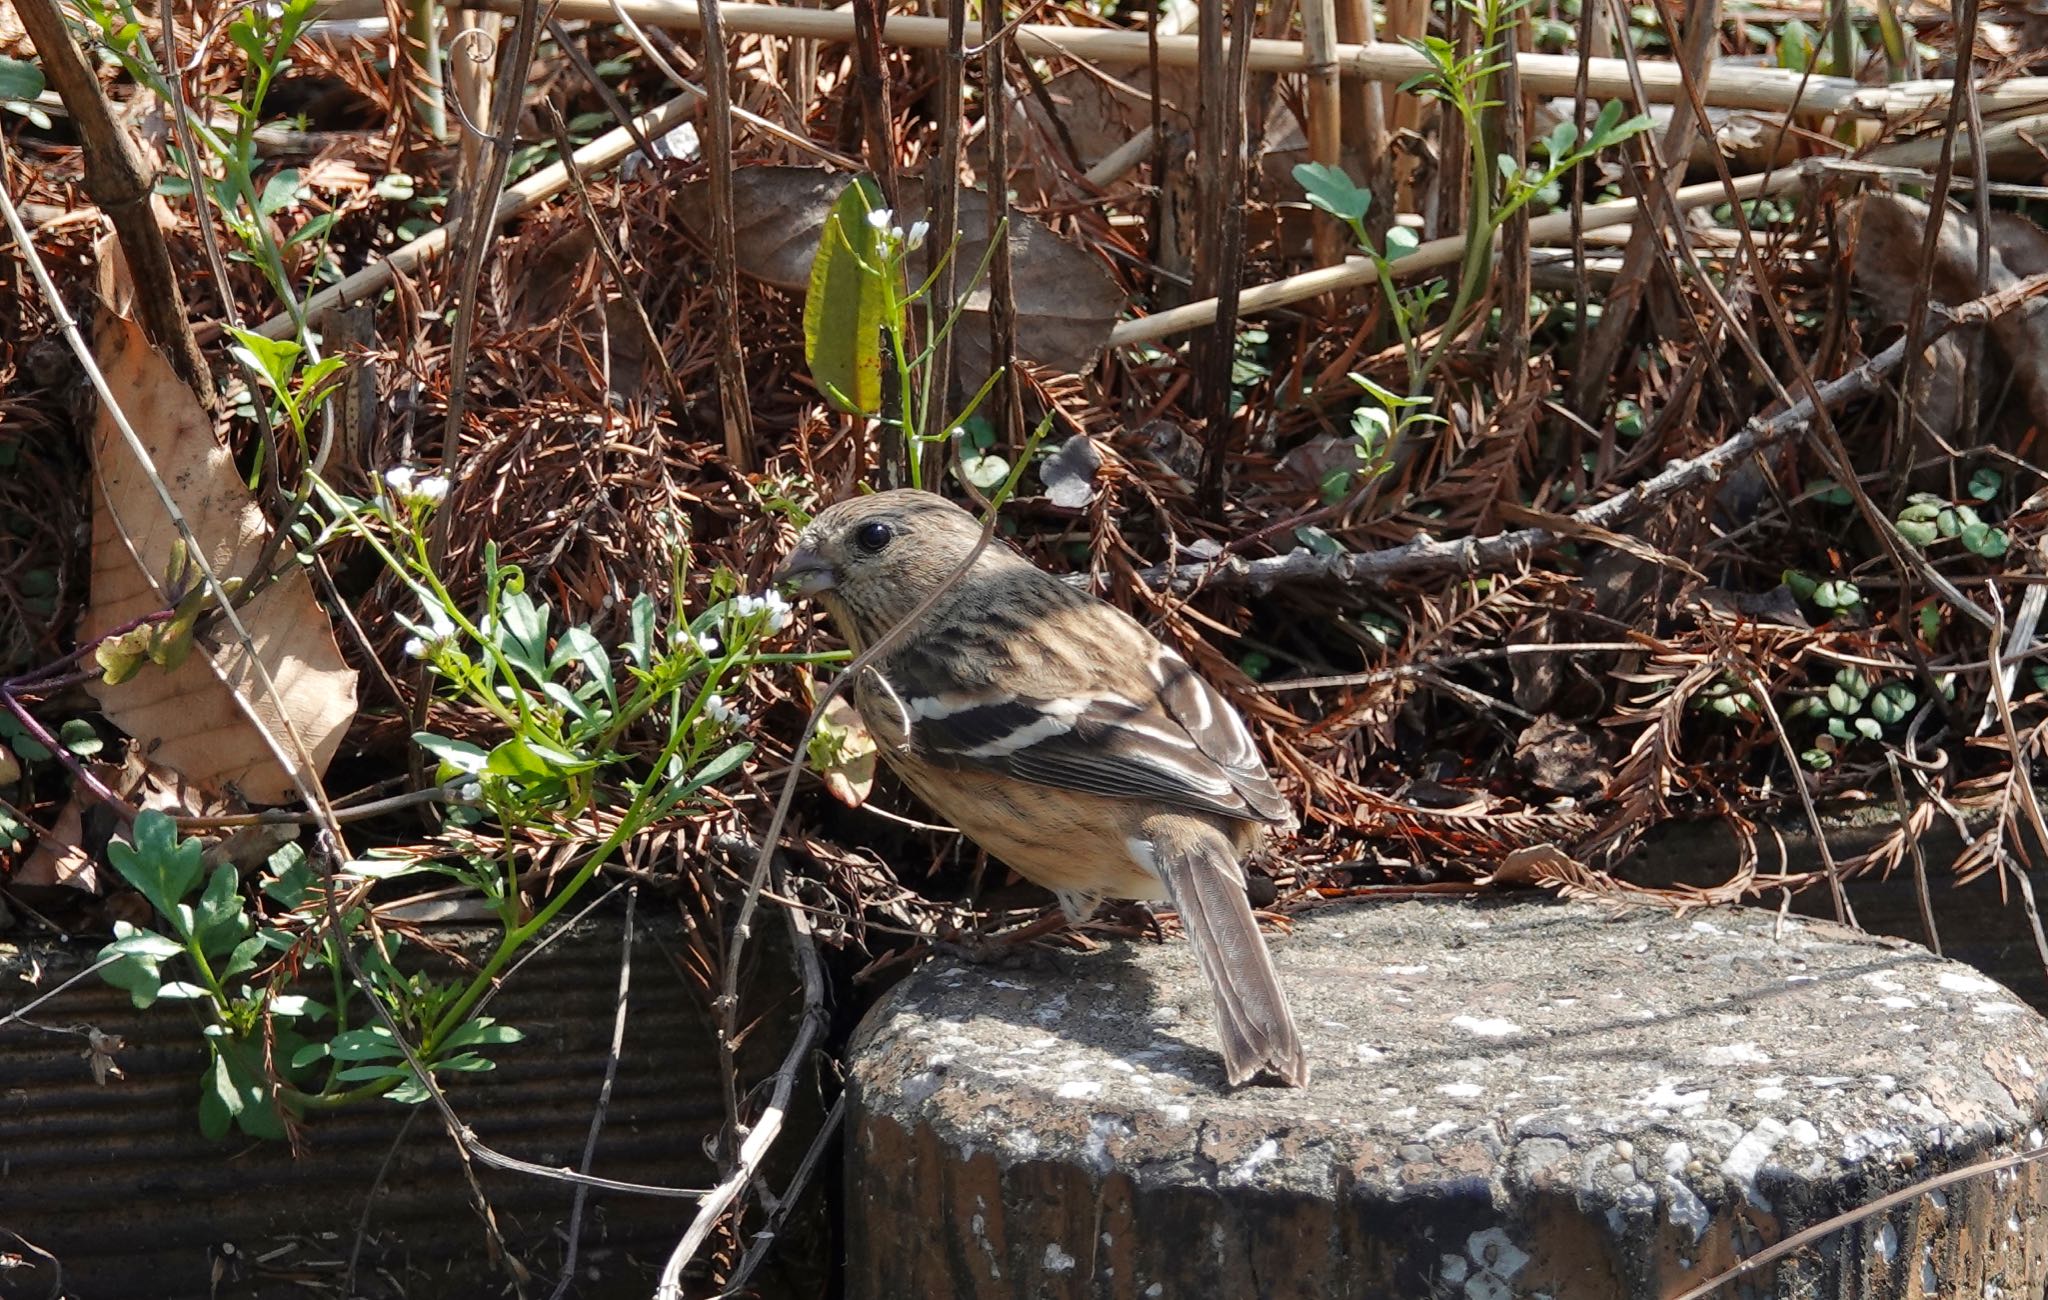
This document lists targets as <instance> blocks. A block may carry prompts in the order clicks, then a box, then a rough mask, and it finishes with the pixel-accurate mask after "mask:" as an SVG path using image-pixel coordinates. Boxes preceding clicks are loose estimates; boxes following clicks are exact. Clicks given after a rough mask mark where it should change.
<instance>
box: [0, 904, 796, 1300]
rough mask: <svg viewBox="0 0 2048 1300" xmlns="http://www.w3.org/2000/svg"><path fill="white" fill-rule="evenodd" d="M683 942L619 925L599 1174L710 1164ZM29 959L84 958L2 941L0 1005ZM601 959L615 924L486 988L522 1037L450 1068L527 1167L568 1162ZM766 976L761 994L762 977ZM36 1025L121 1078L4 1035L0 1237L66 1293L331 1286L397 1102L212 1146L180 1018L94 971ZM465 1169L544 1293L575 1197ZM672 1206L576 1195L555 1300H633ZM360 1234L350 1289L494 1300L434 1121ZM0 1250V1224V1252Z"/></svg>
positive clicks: (681, 1219)
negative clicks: (620, 1030)
mask: <svg viewBox="0 0 2048 1300" xmlns="http://www.w3.org/2000/svg"><path fill="white" fill-rule="evenodd" d="M645 911H646V909H643V912H642V915H643V917H644V916H645ZM682 942H683V940H682V937H681V933H680V930H679V928H678V927H676V926H673V925H666V926H664V925H655V926H648V925H646V924H644V922H643V924H642V925H641V926H640V927H639V929H638V936H637V938H636V942H635V945H634V946H635V954H634V972H633V973H634V979H633V1001H632V1010H631V1013H630V1018H629V1021H628V1029H627V1038H626V1047H625V1052H624V1054H623V1056H622V1059H621V1062H620V1067H619V1072H618V1078H617V1081H616V1083H615V1085H614V1088H613V1094H612V1101H611V1107H610V1110H609V1118H608V1121H607V1124H606V1127H605V1130H604V1135H603V1137H602V1138H601V1140H600V1142H599V1148H598V1155H597V1159H596V1162H595V1164H594V1166H593V1172H595V1173H597V1174H600V1175H602V1176H605V1177H608V1178H615V1179H621V1180H626V1181H631V1182H639V1183H651V1184H661V1185H670V1186H673V1185H683V1186H701V1185H703V1184H704V1183H705V1182H706V1181H708V1180H709V1179H711V1178H712V1177H713V1176H714V1175H713V1171H712V1167H711V1162H710V1160H709V1159H708V1157H707V1156H706V1154H705V1148H706V1143H707V1140H708V1139H709V1138H710V1137H711V1136H712V1135H713V1134H714V1133H715V1132H716V1130H717V1127H718V1124H719V1121H720V1117H721V1114H722V1102H721V1099H720V1098H721V1093H720V1087H719V1083H718V1076H717V1072H716V1071H717V1057H716V1052H715V1048H714V1040H713V1038H712V1036H711V1032H710V1027H709V1025H708V1023H707V1022H706V1020H705V1019H704V1015H703V1012H702V1010H701V1009H700V1007H699V1005H698V1003H697V1000H696V997H695V995H694V994H693V992H692V991H691V990H690V989H688V988H687V987H685V986H684V984H683V982H682V980H681V979H680V977H679V976H678V975H677V973H676V971H675V967H674V966H673V964H672V962H671V960H670V959H669V958H668V957H667V956H665V955H664V951H663V950H664V949H667V951H669V952H674V951H676V950H677V949H678V948H679V946H680V945H681V943H682ZM466 943H467V946H469V947H470V948H471V949H472V951H474V952H476V953H478V954H481V953H482V952H484V951H485V950H486V949H487V942H486V941H485V940H484V939H482V938H481V937H471V938H470V939H469V940H467V941H466ZM30 956H33V957H34V958H35V959H37V960H39V961H40V963H41V965H42V967H43V969H44V972H45V974H44V982H43V987H45V988H47V987H49V986H50V984H52V983H54V982H55V981H57V980H61V979H63V978H64V977H65V976H66V975H68V974H70V973H71V972H74V971H76V970H78V969H80V968H81V967H83V966H84V965H87V964H89V962H90V960H91V955H90V953H89V952H87V951H80V950H77V949H71V948H61V947H57V946H55V945H37V946H34V947H31V948H29V949H27V950H26V951H25V952H24V951H23V950H21V949H14V950H12V951H10V949H9V948H8V946H7V945H5V944H0V1011H4V1010H6V1009H7V1008H9V1007H13V1006H19V1005H21V1004H22V1003H24V1002H26V1001H27V1000H28V999H29V998H31V997H34V996H35V992H34V991H33V990H32V989H31V987H30V986H29V985H28V984H26V983H23V982H22V981H21V980H20V979H19V978H18V975H19V973H20V972H21V971H22V970H23V969H25V968H26V965H27V961H28V958H29V957H30ZM618 956H619V929H618V924H617V922H616V920H613V921H610V922H603V921H592V922H586V923H585V924H584V925H582V926H581V927H579V928H578V931H577V932H576V933H575V934H574V935H571V936H568V937H565V938H563V939H562V940H561V941H559V942H558V943H556V944H555V945H554V946H553V947H551V948H550V949H549V950H548V951H547V952H546V953H544V954H542V955H541V956H540V957H538V958H536V959H535V960H534V961H533V962H532V963H530V964H529V965H528V966H527V967H526V968H525V969H523V970H522V971H520V972H519V974H518V976H517V978H516V979H515V980H514V981H513V982H512V983H511V984H510V985H509V986H508V987H507V988H506V989H505V990H504V991H503V992H502V993H500V994H499V996H498V998H497V999H496V1000H495V1001H494V1003H493V1004H492V1007H491V1013H492V1014H494V1015H496V1016H498V1017H499V1018H500V1019H501V1020H503V1021H504V1022H506V1023H508V1024H512V1025H516V1026H518V1027H519V1028H520V1029H521V1030H523V1031H524V1032H525V1033H526V1035H527V1039H526V1041H525V1042H522V1043H519V1044H516V1045H513V1046H509V1047H505V1048H501V1049H498V1050H497V1051H496V1052H495V1053H494V1057H495V1059H496V1060H497V1061H498V1069H497V1070H496V1071H494V1072H491V1073H488V1074H481V1075H465V1076H460V1078H459V1081H456V1082H455V1083H453V1085H452V1086H451V1088H450V1095H451V1098H452V1100H453V1101H454V1104H455V1106H456V1108H457V1110H458V1112H459V1113H460V1114H461V1115H462V1116H463V1118H464V1119H465V1120H466V1121H467V1122H468V1123H469V1124H470V1125H471V1127H472V1128H474V1129H475V1131H476V1133H477V1134H478V1136H479V1137H481V1138H482V1139H483V1140H484V1141H485V1142H487V1143H489V1144H491V1145H492V1146H494V1147H496V1148H497V1149H499V1150H501V1151H504V1152H507V1153H508V1154H511V1155H515V1156H519V1157H521V1158H524V1159H527V1160H532V1161H535V1162H538V1163H542V1164H547V1165H569V1166H573V1165H575V1164H576V1162H577V1161H578V1159H579V1158H580V1156H581V1153H582V1149H583V1143H584V1139H585V1134H586V1131H587V1127H588V1125H589V1122H590V1115H591V1110H592V1107H593V1106H594V1104H595V1101H596V1097H597V1094H598V1089H599V1086H600V1084H601V1082H602V1080H603V1073H604V1065H605V1057H606V1053H607V1050H608V1046H609V1042H610V1036H611V1026H612V1019H613V1008H614V1005H615V997H616V987H617V981H618ZM761 969H762V971H763V972H764V974H763V975H762V976H761V977H760V981H761V982H760V983H756V984H754V985H753V986H752V987H753V988H755V989H756V991H757V994H758V995H761V996H762V1002H761V1004H760V1005H763V1006H765V1005H768V1004H769V1002H770V998H769V996H767V995H769V994H770V993H773V992H779V991H780V987H781V981H783V980H785V979H786V978H787V977H786V976H785V975H783V974H781V973H780V972H781V971H782V970H783V969H785V968H783V967H782V965H781V963H780V962H777V961H768V962H764V963H763V964H762V966H761ZM769 982H773V983H774V985H775V987H774V988H773V989H770V988H763V987H762V984H763V983H769ZM34 1018H35V1019H37V1020H38V1021H40V1022H42V1023H44V1024H65V1025H70V1024H89V1025H92V1026H94V1027H96V1028H98V1029H99V1030H101V1031H102V1032H104V1033H110V1034H118V1035H119V1036H120V1037H121V1038H123V1039H124V1040H126V1046H125V1047H124V1048H123V1049H122V1050H121V1051H120V1052H119V1054H118V1056H117V1058H116V1059H117V1061H118V1064H119V1065H120V1067H121V1069H122V1070H123V1071H125V1073H126V1077H125V1078H121V1079H116V1080H111V1081H110V1082H109V1083H108V1084H107V1085H106V1086H105V1087H101V1086H99V1085H96V1084H95V1083H94V1082H93V1079H92V1075H91V1073H90V1071H89V1070H88V1067H87V1062H86V1060H85V1059H84V1057H83V1055H82V1048H83V1046H84V1044H83V1041H82V1040H80V1039H78V1038H74V1037H69V1036H57V1035H52V1034H48V1033H43V1032H38V1031H35V1030H32V1029H28V1028H25V1027H23V1026H21V1025H12V1026H7V1027H4V1028H0V1226H4V1227H6V1228H9V1229H12V1230H13V1231H15V1232H18V1233H20V1234H21V1235H22V1236H24V1237H26V1238H28V1239H29V1240H30V1241H32V1242H34V1243H35V1244H36V1245H38V1246H40V1247H42V1248H43V1249H45V1250H48V1251H50V1252H52V1253H53V1254H55V1255H56V1256H57V1257H58V1258H59V1260H61V1261H62V1264H63V1267H64V1271H65V1278H66V1283H67V1293H68V1294H71V1295H75V1296H82V1297H87V1298H88V1300H98V1298H100V1297H110V1296H148V1297H165V1298H167V1300H168V1298H170V1297H183V1296H209V1295H219V1296H270V1295H292V1296H301V1297H303V1296H308V1295H323V1294H324V1295H339V1294H341V1291H340V1286H341V1278H342V1273H343V1269H344V1267H345V1265H346V1261H347V1258H348V1255H349V1251H350V1248H351V1246H352V1244H353V1242H354V1240H355V1237H356V1231H357V1227H356V1225H357V1222H358V1220H359V1219H360V1218H361V1216H362V1214H363V1211H364V1207H365V1203H366V1199H367V1198H368V1196H369V1193H370V1191H371V1187H372V1185H373V1183H374V1182H375V1180H376V1177H377V1172H378V1169H379V1168H380V1167H381V1166H382V1165H383V1164H384V1162H385V1160H386V1157H387V1153H390V1152H391V1151H392V1150H393V1143H394V1140H395V1139H396V1138H397V1136H398V1133H399V1130H400V1127H401V1125H402V1123H403V1121H404V1119H405V1116H406V1114H407V1113H408V1111H409V1110H410V1108H408V1107H400V1106H397V1105H393V1104H390V1103H382V1102H379V1103H373V1104H370V1105H368V1106H363V1107H357V1108H354V1109H351V1110H347V1111H344V1112H341V1113H337V1114H332V1115H325V1116H321V1117H319V1118H318V1119H316V1120H315V1121H314V1122H313V1124H312V1125H311V1127H310V1130H309V1136H308V1142H307V1149H306V1153H305V1156H304V1158H302V1159H300V1160H297V1161H294V1160H293V1159H292V1158H291V1155H290V1153H289V1152H288V1151H287V1150H286V1149H285V1148H284V1146H283V1145H282V1144H275V1143H262V1144H254V1143H250V1142H248V1141H246V1140H242V1139H240V1138H230V1139H228V1140H226V1141H222V1142H218V1143H216V1142H209V1141H207V1140H206V1139H205V1138H203V1137H202V1136H201V1135H200V1133H199V1131H198V1121H197V1109H196V1107H197V1097H198V1087H197V1077H198V1074H199V1071H200V1069H201V1068H202V1066H203V1065H204V1063H205V1056H204V1050H203V1048H202V1047H201V1046H200V1039H199V1037H198V1032H197V1021H196V1020H195V1019H194V1017H193V1016H192V1014H191V1012H190V1010H189V1008H187V1007H184V1006H180V1005H176V1004H160V1005H159V1006H158V1007H155V1008H152V1009H151V1010H150V1011H149V1012H146V1013H138V1012H137V1011H135V1010H134V1008H133V1007H132V1006H131V1005H130V1004H129V1002H128V998H127V995H126V994H125V993H122V992H120V991H118V990H115V989H113V988H110V987H108V986H106V985H104V984H102V983H100V982H99V981H98V980H97V978H95V979H93V980H90V981H88V982H85V983H82V984H80V985H79V986H78V987H77V988H76V989H73V990H71V991H69V992H67V993H65V994H64V995H63V996H61V997H59V998H58V999H56V1000H55V1001H53V1002H52V1003H50V1004H48V1005H46V1006H44V1007H43V1008H40V1009H39V1010H38V1011H37V1012H36V1013H35V1017H34ZM775 1037H776V1035H774V1034H772V1033H764V1034H762V1035H761V1041H760V1042H758V1043H755V1044H750V1045H749V1046H750V1051H752V1052H763V1053H765V1052H766V1051H769V1050H773V1051H779V1050H780V1047H779V1045H778V1044H776V1043H774V1042H772V1041H770V1040H772V1039H773V1038H775ZM764 1059H769V1058H766V1057H765V1055H764ZM806 1136H807V1135H805V1134H803V1133H801V1132H799V1133H798V1134H797V1135H796V1136H795V1137H794V1143H795V1144H796V1145H798V1146H799V1147H800V1146H801V1144H802V1143H803V1142H804V1141H805V1140H806ZM478 1172H479V1178H480V1181H481V1183H482V1185H483V1187H484V1189H485V1192H486V1194H487V1195H488V1197H489V1199H490V1202H491V1205H492V1208H493V1209H494V1210H495V1212H496V1214H497V1222H498V1226H499V1229H500V1231H501V1232H502V1234H503V1236H504V1238H505V1240H506V1242H507V1243H508V1245H509V1246H510V1248H511V1251H512V1253H513V1254H514V1255H515V1256H517V1257H518V1258H519V1259H520V1260H521V1261H523V1262H524V1263H525V1264H526V1266H527V1267H528V1268H530V1269H531V1270H532V1271H533V1272H534V1274H535V1275H536V1277H537V1278H539V1279H542V1280H541V1281H539V1282H537V1284H536V1285H537V1287H538V1289H539V1290H540V1291H541V1293H542V1294H545V1293H546V1291H547V1290H549V1289H551V1288H552V1285H553V1280H554V1277H555V1271H556V1270H557V1269H558V1268H559V1266H560V1262H561V1256H562V1248H563V1239H562V1238H563V1232H564V1230H565V1227H566V1225H567V1222H568V1217H569V1206H570V1200H571V1197H572V1195H573V1189H572V1188H571V1187H570V1186H568V1185H567V1184H563V1183H559V1182H552V1181H543V1180H539V1179H534V1178H526V1177H520V1176H516V1175H509V1174H504V1173H498V1172H494V1171H491V1170H486V1169H480V1170H479V1171H478ZM691 1209H692V1205H691V1203H690V1202H688V1201H678V1200H668V1199H654V1198H646V1197H629V1196H622V1195H616V1194H604V1193H597V1192H595V1191H593V1193H592V1194H591V1196H590V1200H589V1204H588V1206H587V1208H586V1210H585V1212H584V1226H583V1242H582V1247H581V1251H582V1253H581V1256H580V1262H579V1265H578V1273H579V1275H580V1280H579V1283H578V1286H577V1289H576V1291H575V1292H574V1294H577V1295H580V1296H613V1295H618V1296H645V1295H647V1294H648V1293H649V1291H650V1289H651V1285H652V1278H653V1276H654V1274H655V1272H656V1271H657V1270H658V1269H659V1267H660V1263H661V1260H662V1259H663V1257H665V1255H666V1253H667V1251H668V1249H669V1247H670V1246H671V1245H672V1244H673V1243H674V1241H675V1238H676V1236H677V1235H678V1234H679V1232H680V1230H681V1226H682V1225H683V1224H684V1223H686V1222H687V1221H688V1218H689V1214H690V1211H691ZM369 1230H370V1235H369V1238H368V1239H367V1241H366V1244H365V1247H364V1251H363V1262H362V1265H361V1266H360V1268H359V1270H358V1275H357V1285H356V1289H355V1292H354V1294H356V1295H361V1296H366V1297H378V1296H395V1295H404V1296H407V1297H413V1298H415V1300H417V1298H419V1297H431V1296H450V1297H458V1296H459V1297H465V1298H467V1297H474V1296H482V1295H497V1294H510V1292H509V1291H508V1290H507V1284H506V1279H507V1274H506V1272H505V1271H504V1268H503V1267H502V1265H497V1264H494V1263H493V1262H492V1261H491V1258H490V1256H489V1254H488V1253H487V1248H486V1245H485V1241H484V1232H483V1228H482V1225H481V1221H480V1220H479V1218H478V1216H477V1213H476V1211H475V1209H474V1208H473V1207H472V1203H471V1196H470V1193H469V1190H468V1185H467V1182H466V1180H465V1179H464V1177H463V1174H462V1171H461V1168H460V1165H459V1162H458V1160H457V1158H456V1156H455V1153H454V1148H453V1144H452V1143H451V1141H450V1140H449V1138H448V1136H447V1135H446V1133H445V1131H444V1130H443V1129H442V1127H441V1124H440V1122H439V1119H438V1117H437V1116H436V1115H435V1114H434V1113H433V1112H432V1111H431V1110H427V1112H426V1113H424V1114H422V1115H421V1116H420V1118H419V1120H418V1121H417V1122H415V1123H414V1125H413V1126H412V1129H411V1132H410V1133H409V1134H407V1135H406V1136H405V1138H404V1140H403V1142H402V1144H401V1145H400V1146H399V1147H398V1150H397V1154H396V1155H395V1156H393V1157H392V1163H391V1168H390V1171H389V1173H388V1175H387V1176H386V1178H385V1181H384V1185H383V1186H382V1188H381V1189H380V1190H379V1192H378V1195H377V1199H376V1203H375V1204H374V1205H373V1206H371V1207H370V1215H369ZM12 1245H13V1243H12V1242H11V1241H10V1240H9V1239H7V1238H6V1237H4V1236H0V1252H5V1251H7V1250H9V1249H10V1248H11V1247H12ZM792 1248H794V1249H801V1247H800V1246H799V1245H793V1246H792ZM49 1287H50V1277H49V1274H48V1273H47V1271H36V1270H30V1269H14V1270H0V1295H4V1296H7V1297H10V1298H11V1297H14V1296H37V1297H40V1296H44V1295H48V1294H49Z"/></svg>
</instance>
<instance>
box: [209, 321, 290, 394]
mask: <svg viewBox="0 0 2048 1300" xmlns="http://www.w3.org/2000/svg"><path fill="white" fill-rule="evenodd" d="M227 331H228V334H229V335H230V336H232V337H233V338H234V340H235V346H234V347H232V348H230V349H228V350H229V351H230V352H232V353H234V354H235V356H236V357H237V358H238V359H239V360H241V361H242V363H243V364H245V365H247V366H248V367H249V368H250V369H251V370H254V371H255V372H256V373H257V374H259V375H261V376H262V377H263V379H264V381H265V382H266V383H267V384H269V386H270V388H271V389H272V390H273V391H275V392H280V393H281V392H284V391H286V390H287V389H288V388H290V386H291V380H292V371H293V370H295V369H296V368H297V367H298V363H299V353H300V352H301V351H302V350H303V349H301V348H300V347H299V345H298V344H297V343H294V342H292V341H291V340H290V339H271V338H265V337H264V336H263V335H261V334H258V333H257V332H256V331H254V330H246V329H240V328H238V327H236V326H233V325H229V326H227Z"/></svg>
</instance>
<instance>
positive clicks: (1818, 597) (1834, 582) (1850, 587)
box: [1813, 578, 1863, 609]
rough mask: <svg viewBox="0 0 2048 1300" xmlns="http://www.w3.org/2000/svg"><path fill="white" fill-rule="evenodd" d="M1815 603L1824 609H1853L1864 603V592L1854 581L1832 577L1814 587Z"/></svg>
mask: <svg viewBox="0 0 2048 1300" xmlns="http://www.w3.org/2000/svg"><path fill="white" fill-rule="evenodd" d="M1813 603H1814V604H1816V605H1818V606H1820V607H1821V608H1822V609H1852V608H1854V607H1855V606H1857V605H1860V604H1862V603H1863V593H1862V592H1860V591H1858V590H1857V589H1856V584H1855V583H1853V582H1848V581H1845V580H1843V579H1840V578H1830V579H1829V580H1828V581H1826V582H1823V583H1821V584H1819V585H1818V586H1816V587H1815V588H1814V589H1813Z"/></svg>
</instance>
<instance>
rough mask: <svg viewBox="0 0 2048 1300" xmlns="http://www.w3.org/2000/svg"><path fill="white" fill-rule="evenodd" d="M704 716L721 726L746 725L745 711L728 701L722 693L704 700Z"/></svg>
mask: <svg viewBox="0 0 2048 1300" xmlns="http://www.w3.org/2000/svg"><path fill="white" fill-rule="evenodd" d="M704 716H705V717H707V718H709V719H711V720H712V721H713V722H715V723H717V724H718V725H719V726H721V727H744V726H746V725H747V711H746V710H745V709H742V708H737V707H735V706H734V705H732V704H730V703H728V702H727V701H726V698H725V697H724V696H723V695H713V696H712V697H711V698H710V699H708V700H706V701H704Z"/></svg>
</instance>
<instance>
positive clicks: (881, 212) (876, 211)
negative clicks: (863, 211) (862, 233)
mask: <svg viewBox="0 0 2048 1300" xmlns="http://www.w3.org/2000/svg"><path fill="white" fill-rule="evenodd" d="M895 221H896V210H895V209H894V208H870V209H868V224H869V225H870V226H873V227H874V228H875V229H876V230H887V229H888V228H889V227H890V226H891V225H893V224H895Z"/></svg>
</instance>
